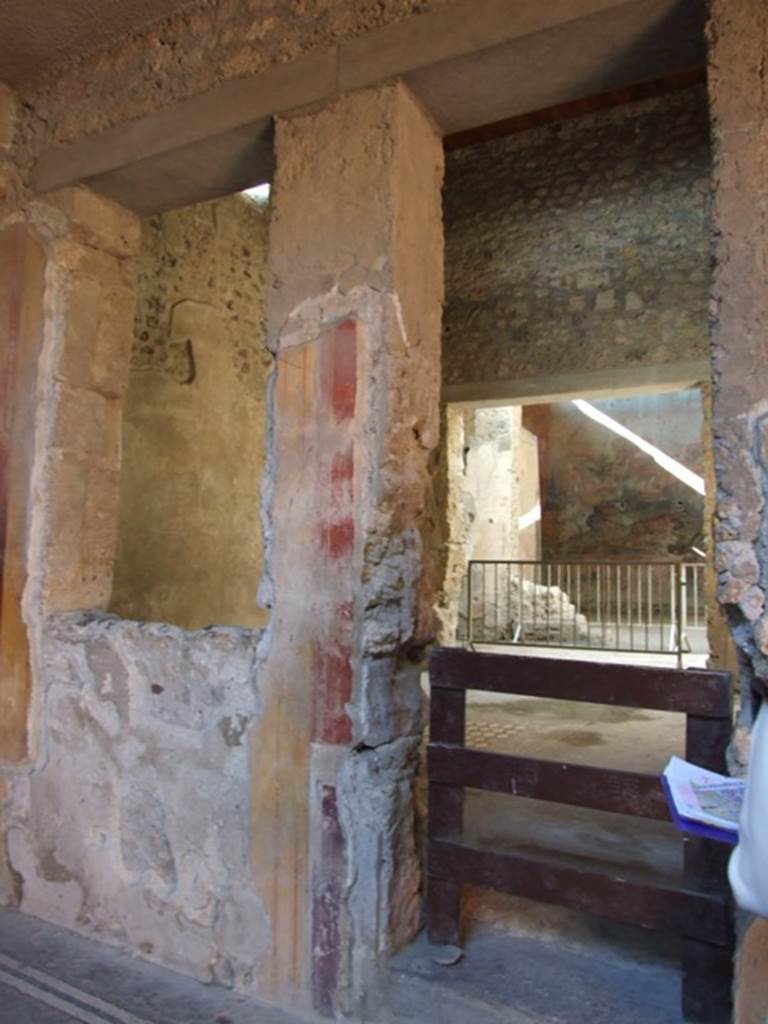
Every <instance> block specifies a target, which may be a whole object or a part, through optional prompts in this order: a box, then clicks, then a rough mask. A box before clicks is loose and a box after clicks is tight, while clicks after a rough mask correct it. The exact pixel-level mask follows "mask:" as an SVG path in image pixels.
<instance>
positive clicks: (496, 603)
mask: <svg viewBox="0 0 768 1024" xmlns="http://www.w3.org/2000/svg"><path fill="white" fill-rule="evenodd" d="M493 625H494V630H493V639H494V640H495V641H498V639H499V563H498V562H494V563H493Z"/></svg>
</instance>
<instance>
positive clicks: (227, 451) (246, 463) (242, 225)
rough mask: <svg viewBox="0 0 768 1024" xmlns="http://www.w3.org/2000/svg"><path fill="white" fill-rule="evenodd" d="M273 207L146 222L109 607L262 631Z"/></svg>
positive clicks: (255, 205) (236, 205)
mask: <svg viewBox="0 0 768 1024" xmlns="http://www.w3.org/2000/svg"><path fill="white" fill-rule="evenodd" d="M268 223H269V207H268V205H267V204H266V203H264V202H254V201H252V200H251V199H248V198H246V197H245V196H242V195H234V196H229V197H227V198H225V199H221V200H216V201H215V202H211V203H202V204H198V205H196V206H191V207H187V208H186V209H182V210H176V211H173V212H171V213H166V214H163V215H162V216H158V217H152V218H150V219H148V220H147V221H145V222H144V224H143V226H142V248H141V255H140V258H139V270H138V301H137V309H136V326H135V342H134V349H133V356H132V363H131V376H130V385H129V391H128V395H127V399H126V405H125V416H124V427H123V431H124V432H123V468H122V475H121V509H120V532H119V543H118V553H117V560H116V564H115V581H114V591H113V598H112V605H111V610H112V611H114V612H116V613H117V614H119V615H121V616H124V617H125V618H128V619H145V620H152V621H159V622H173V623H175V624H177V625H180V626H183V627H184V628H186V629H198V628H201V627H203V626H206V625H208V624H210V623H213V622H218V623H232V624H237V625H240V626H247V627H258V626H263V625H264V624H265V622H266V618H267V615H266V612H265V611H263V610H262V609H259V608H257V607H256V588H257V586H258V581H259V579H260V577H261V572H262V564H263V544H262V534H261V521H260V514H259V510H260V481H261V474H262V469H263V465H264V457H265V429H266V408H265V402H266V379H267V376H268V374H269V372H270V370H271V366H272V357H271V355H270V354H269V353H268V352H267V351H266V350H265V348H264V323H263V318H264V283H265V268H266V256H267V234H268Z"/></svg>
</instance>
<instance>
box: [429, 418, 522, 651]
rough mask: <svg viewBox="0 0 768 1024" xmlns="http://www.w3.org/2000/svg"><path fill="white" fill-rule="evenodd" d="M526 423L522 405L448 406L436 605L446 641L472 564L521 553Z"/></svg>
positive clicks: (453, 627) (451, 635)
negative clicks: (442, 535)
mask: <svg viewBox="0 0 768 1024" xmlns="http://www.w3.org/2000/svg"><path fill="white" fill-rule="evenodd" d="M521 421H522V409H521V408H520V406H507V407H505V408H499V409H494V408H490V409H463V408H461V407H458V408H457V407H452V406H448V409H447V424H446V430H445V433H444V440H443V445H444V451H443V458H444V462H445V472H446V478H445V480H444V481H441V484H442V486H441V499H442V501H444V502H445V529H446V539H445V551H444V577H443V587H442V590H441V592H440V598H439V603H438V608H437V614H438V616H439V619H440V627H441V642H443V643H454V642H455V638H456V632H457V629H458V623H459V617H460V615H461V614H462V609H463V607H464V601H465V597H464V587H465V586H466V581H465V577H466V572H467V562H469V561H470V560H471V559H475V558H477V559H483V558H487V559H509V558H518V557H520V553H519V543H520V531H519V518H520V513H521V469H522V458H521V454H522V447H521V445H522V439H521V435H522V427H521ZM536 478H537V479H538V469H537V477H536Z"/></svg>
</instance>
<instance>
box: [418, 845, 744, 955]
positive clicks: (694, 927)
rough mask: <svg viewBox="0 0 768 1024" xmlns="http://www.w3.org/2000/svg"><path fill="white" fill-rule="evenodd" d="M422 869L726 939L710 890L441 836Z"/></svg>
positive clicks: (724, 919) (722, 913)
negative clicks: (647, 880)
mask: <svg viewBox="0 0 768 1024" xmlns="http://www.w3.org/2000/svg"><path fill="white" fill-rule="evenodd" d="M427 874H428V878H433V877H434V878H438V879H443V880H448V881H452V882H459V883H464V884H468V885H479V886H485V887H487V888H490V889H497V890H500V891H501V892H507V893H511V894H512V895H514V896H519V897H523V898H525V899H530V900H538V901H539V902H541V903H551V904H555V905H556V906H561V907H570V908H571V909H574V910H580V911H586V912H588V913H591V914H595V915H597V916H598V917H607V918H611V919H612V920H615V921H623V922H625V923H627V924H634V925H638V926H639V927H641V928H653V929H660V930H667V931H672V932H676V933H678V934H681V935H686V936H693V937H695V938H697V939H700V940H702V941H705V942H711V943H714V944H716V945H726V944H727V943H728V940H729V929H728V911H727V907H726V902H725V900H724V899H723V898H720V897H718V896H714V895H710V894H704V893H697V892H690V891H687V890H685V889H676V888H673V887H669V888H667V887H662V886H653V885H647V884H642V883H639V882H630V881H627V880H626V879H624V878H622V877H620V876H618V875H615V874H608V873H600V872H595V871H585V870H581V869H579V868H572V867H564V866H562V865H559V864H551V863H548V862H545V861H540V860H534V859H530V858H527V857H521V856H519V855H517V854H513V853H501V852H498V851H489V850H480V849H477V848H476V847H472V846H469V845H467V844H465V843H460V842H453V841H451V840H447V839H431V840H430V842H429V846H428V869H427Z"/></svg>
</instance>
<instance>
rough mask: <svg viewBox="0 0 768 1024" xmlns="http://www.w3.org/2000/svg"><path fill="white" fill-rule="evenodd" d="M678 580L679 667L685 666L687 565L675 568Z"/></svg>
mask: <svg viewBox="0 0 768 1024" xmlns="http://www.w3.org/2000/svg"><path fill="white" fill-rule="evenodd" d="M673 572H674V574H675V576H676V581H677V595H676V596H677V667H678V668H682V667H683V607H684V602H685V567H684V566H682V565H676V566H675V567H674V569H673Z"/></svg>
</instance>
